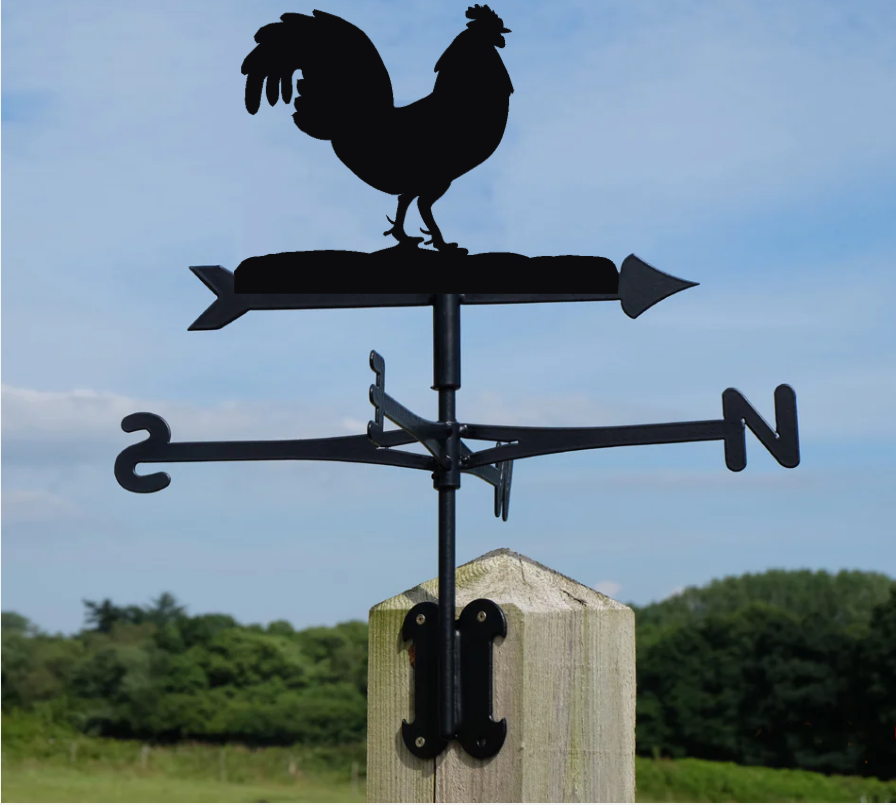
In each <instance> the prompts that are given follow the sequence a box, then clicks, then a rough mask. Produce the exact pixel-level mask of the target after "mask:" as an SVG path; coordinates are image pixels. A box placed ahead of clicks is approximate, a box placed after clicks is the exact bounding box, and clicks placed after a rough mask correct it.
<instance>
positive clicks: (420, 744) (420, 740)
mask: <svg viewBox="0 0 896 808" xmlns="http://www.w3.org/2000/svg"><path fill="white" fill-rule="evenodd" d="M420 616H421V617H422V616H423V615H420ZM414 744H415V745H416V747H417V748H418V749H420V748H421V747H423V746H425V745H426V738H424V737H422V736H421V737H419V738H417V740H416V741H414Z"/></svg>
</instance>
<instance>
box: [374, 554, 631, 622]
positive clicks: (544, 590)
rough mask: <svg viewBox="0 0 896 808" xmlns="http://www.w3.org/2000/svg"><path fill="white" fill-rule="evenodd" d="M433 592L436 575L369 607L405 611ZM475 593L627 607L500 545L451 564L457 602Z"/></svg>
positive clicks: (562, 604) (537, 605)
mask: <svg viewBox="0 0 896 808" xmlns="http://www.w3.org/2000/svg"><path fill="white" fill-rule="evenodd" d="M438 596H439V582H438V578H433V579H431V580H429V581H425V582H423V583H421V584H418V585H417V586H414V587H411V588H410V589H407V590H405V591H404V592H402V593H400V594H398V595H395V596H393V597H391V598H388V599H386V600H384V601H382V602H381V603H377V604H376V605H375V606H373V607H372V608H371V609H370V612H371V614H372V613H373V612H382V611H392V610H396V611H401V612H407V611H408V610H409V609H410V608H412V607H413V606H415V605H416V604H418V603H422V602H425V601H431V602H436V601H437V600H438ZM476 598H489V599H490V600H493V601H495V602H496V603H498V604H499V605H502V606H503V605H514V606H517V607H518V608H519V609H521V610H522V611H524V612H555V611H558V610H573V611H582V610H588V611H595V610H600V611H606V610H628V609H629V607H628V606H626V605H625V604H624V603H619V602H618V601H616V600H613V599H612V598H611V597H609V596H608V595H604V594H602V593H600V592H598V591H596V590H594V589H591V588H590V587H587V586H585V585H584V584H581V583H579V582H578V581H576V580H573V579H572V578H570V577H569V576H567V575H563V574H562V573H559V572H557V571H556V570H553V569H551V568H550V567H547V566H545V565H544V564H541V563H539V562H538V561H534V560H533V559H531V558H529V557H528V556H524V555H522V554H521V553H517V552H515V551H514V550H511V549H509V548H506V547H504V548H501V549H498V550H492V551H491V552H488V553H486V554H485V555H482V556H479V557H478V558H475V559H473V560H472V561H469V562H468V563H466V564H463V565H461V566H459V567H458V568H457V606H458V608H462V607H463V606H464V605H466V604H467V603H469V602H470V601H471V600H475V599H476Z"/></svg>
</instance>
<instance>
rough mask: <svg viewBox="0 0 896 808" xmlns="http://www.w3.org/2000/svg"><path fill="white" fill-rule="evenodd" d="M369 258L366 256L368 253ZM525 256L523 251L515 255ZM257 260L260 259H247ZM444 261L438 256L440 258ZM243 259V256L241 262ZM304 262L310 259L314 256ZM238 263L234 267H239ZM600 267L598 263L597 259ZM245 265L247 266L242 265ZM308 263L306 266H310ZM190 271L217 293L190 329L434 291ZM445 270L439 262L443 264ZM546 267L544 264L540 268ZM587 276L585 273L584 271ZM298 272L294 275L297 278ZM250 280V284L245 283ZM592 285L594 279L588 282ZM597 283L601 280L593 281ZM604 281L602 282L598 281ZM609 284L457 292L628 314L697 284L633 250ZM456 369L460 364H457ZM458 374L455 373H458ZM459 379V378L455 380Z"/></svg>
mask: <svg viewBox="0 0 896 808" xmlns="http://www.w3.org/2000/svg"><path fill="white" fill-rule="evenodd" d="M428 253H429V251H428V250H418V251H416V253H412V254H411V255H412V257H420V258H423V257H425V256H426V255H427V254H428ZM295 255H308V256H318V252H314V253H307V254H305V253H295ZM279 257H280V256H278V255H272V256H264V259H277V258H279ZM368 257H371V256H368ZM477 257H484V256H475V255H472V256H469V257H464V258H463V259H459V260H457V261H456V262H453V263H452V264H451V265H450V266H449V268H450V270H451V273H450V274H451V275H452V276H455V275H458V276H460V275H465V276H466V275H470V274H472V273H470V262H472V261H474V259H476V258H477ZM516 257H518V258H524V257H525V256H516ZM571 258H584V256H569V255H563V256H556V257H553V258H551V257H549V256H538V257H536V258H530V259H529V261H541V262H557V263H562V262H564V261H566V260H567V259H571ZM249 260H251V261H255V262H261V261H262V260H263V259H262V258H255V259H249ZM444 260H447V259H443V263H444ZM588 260H590V261H595V262H606V263H607V264H609V265H610V267H611V271H612V269H613V268H615V267H614V265H613V263H612V262H611V261H608V259H606V258H593V259H588ZM246 263H248V262H246V261H244V262H243V264H246ZM308 263H309V264H310V263H313V259H311V260H309V261H308ZM242 266H243V265H242V264H241V265H240V267H238V268H237V271H238V272H239V271H240V269H241V267H242ZM599 266H603V265H602V264H599ZM247 268H248V267H247ZM309 268H310V267H309ZM190 269H191V270H192V271H193V273H194V274H195V275H196V277H197V278H199V280H201V281H202V282H203V283H204V284H205V285H206V286H207V287H208V288H209V289H210V290H211V291H212V292H214V293H215V295H216V296H217V300H215V302H214V303H212V304H211V306H209V307H208V308H207V309H206V310H205V311H204V312H202V314H201V315H199V317H197V318H196V321H195V322H194V323H193V324H192V325H191V326H190V329H189V330H190V331H209V330H216V329H219V328H223V327H224V326H225V325H228V324H229V323H232V322H233V321H234V320H236V319H237V318H239V317H242V316H243V315H244V314H245V313H246V312H248V311H261V310H272V309H348V308H381V307H402V306H431V305H433V300H434V298H435V297H436V295H431V294H429V295H422V294H421V295H417V294H359V295H353V294H304V293H298V292H286V291H284V290H282V289H281V288H279V287H282V286H284V285H288V286H291V285H293V284H295V283H296V280H295V278H294V277H293V278H290V281H289V283H288V284H287V283H283V282H281V283H278V284H272V285H273V286H276V287H278V289H277V291H270V292H264V293H254V292H253V293H238V292H237V291H236V288H235V286H236V280H235V277H234V273H233V272H231V271H230V270H228V269H224V267H221V266H195V267H190ZM443 269H444V267H443ZM545 269H547V267H545ZM586 277H588V276H586ZM300 280H301V275H300V276H299V281H300ZM244 285H250V286H251V284H244ZM588 285H591V286H592V288H594V287H593V284H591V283H588ZM598 285H601V284H598ZM603 285H606V284H603ZM609 285H610V287H612V288H609V289H600V290H599V291H596V292H594V293H592V294H582V295H576V294H521V295H517V294H471V295H460V298H461V303H463V304H464V305H466V306H477V305H493V304H498V303H575V302H585V301H598V300H618V301H620V302H621V303H622V310H623V311H624V312H625V313H626V314H627V315H628V316H629V317H631V318H632V319H634V318H635V317H638V316H639V315H641V314H643V313H644V312H645V311H647V309H649V308H650V307H651V306H653V305H655V304H657V303H659V302H660V301H661V300H665V299H666V298H667V297H669V296H670V295H674V294H675V293H676V292H680V291H682V290H684V289H690V288H691V287H692V286H697V285H698V284H696V283H694V282H693V281H685V280H682V279H681V278H676V277H673V276H672V275H667V274H666V273H665V272H661V271H660V270H658V269H656V268H654V267H652V266H650V265H649V264H646V263H644V262H643V261H642V260H641V259H640V258H638V257H636V256H635V255H630V256H628V258H626V259H625V260H624V261H623V262H622V267H621V268H620V270H619V276H618V278H617V277H614V278H613V279H612V282H611V283H610V284H609ZM458 372H459V369H458ZM458 378H459V377H458ZM459 383H460V382H459V381H458V384H459Z"/></svg>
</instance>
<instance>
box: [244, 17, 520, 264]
mask: <svg viewBox="0 0 896 808" xmlns="http://www.w3.org/2000/svg"><path fill="white" fill-rule="evenodd" d="M312 13H313V16H309V15H307V14H284V15H283V16H282V17H281V18H280V20H281V22H275V23H271V24H270V25H266V26H264V27H263V28H261V29H259V31H258V33H257V34H255V41H256V42H257V43H258V46H257V47H256V48H255V49H254V50H253V51H252V52H251V53H250V54H249V55H248V56H247V57H246V59H245V61H244V62H243V67H242V72H243V74H244V75H245V76H246V109H247V110H248V111H249V113H251V114H252V115H254V114H255V113H256V112H258V108H259V105H260V103H261V93H262V90H263V89H264V85H265V81H267V88H266V94H267V99H268V102H269V103H270V105H271V106H274V105H275V104H276V103H277V98H278V96H279V97H282V98H283V101H284V102H285V103H289V101H290V100H291V99H292V80H293V74H294V73H295V71H296V70H301V71H302V78H301V79H299V80H298V81H297V82H296V92H297V97H296V99H295V110H296V111H295V113H294V114H293V116H292V117H293V120H294V121H295V124H296V126H298V127H299V129H301V130H302V131H303V132H305V134H308V135H311V137H313V138H317V139H318V140H329V141H330V142H331V143H332V144H333V151H334V152H335V153H336V156H337V157H338V158H339V159H340V160H341V161H342V162H343V163H344V164H345V165H346V166H348V168H349V169H350V170H351V171H352V172H353V173H354V174H355V176H357V177H359V178H360V179H362V180H364V182H366V183H367V184H368V185H371V186H373V187H374V188H376V189H377V190H379V191H383V192H384V193H387V194H393V195H397V196H398V210H397V212H396V214H395V220H394V221H393V220H392V219H389V223H390V224H391V225H392V228H391V229H390V230H387V231H386V232H385V233H384V234H383V235H385V236H388V235H391V236H393V237H394V238H396V239H397V240H398V243H399V246H402V247H416V246H417V245H418V244H419V243H420V242H421V241H423V239H422V238H418V237H412V236H409V235H407V233H405V231H404V219H405V215H406V214H407V210H408V207H409V206H410V204H411V202H412V201H413V200H414V199H415V198H416V199H417V206H418V208H419V210H420V216H421V217H422V219H423V222H424V224H426V226H427V227H428V228H429V229H428V230H424V229H423V228H420V232H421V233H424V234H426V235H427V236H431V238H430V240H429V241H427V242H425V243H426V244H432V245H433V246H434V247H435V248H436V249H437V250H440V251H444V252H453V253H455V254H457V255H466V253H467V250H466V249H464V248H463V247H458V246H457V244H456V243H451V244H449V243H446V242H445V240H444V238H443V237H442V233H441V231H440V230H439V227H438V225H436V221H435V219H434V218H433V215H432V206H433V204H434V203H435V202H436V200H438V199H439V198H440V197H441V196H442V195H443V194H444V193H445V192H446V191H447V190H448V189H449V188H450V187H451V183H452V182H453V181H454V180H456V179H457V178H458V177H460V176H462V175H464V174H466V173H467V172H468V171H470V170H471V169H473V168H476V166H478V165H480V164H481V163H483V162H485V161H486V160H487V159H488V158H489V157H491V155H492V154H494V152H495V149H497V148H498V145H499V144H500V143H501V139H502V138H503V137H504V130H505V128H506V126H507V111H508V107H509V104H510V95H511V93H512V92H513V85H512V84H511V83H510V76H509V75H508V73H507V68H506V67H504V62H503V61H502V60H501V56H500V54H498V52H497V51H496V50H495V48H503V47H504V37H503V34H508V33H510V30H509V29H507V28H505V27H504V21H503V20H502V19H501V18H500V17H499V16H498V15H497V14H496V13H495V12H494V11H492V10H491V9H490V8H489V7H488V6H479V5H475V6H471V7H470V8H468V9H467V14H466V16H467V18H468V19H469V20H471V22H469V23H467V28H466V30H465V31H463V32H461V33H460V34H459V35H458V36H457V37H456V38H455V40H454V42H452V43H451V45H450V46H449V47H448V49H447V50H446V51H445V52H444V53H443V54H442V55H441V57H439V60H438V61H437V62H436V66H435V72H436V73H438V76H437V77H436V82H435V86H434V88H433V91H432V92H431V93H430V94H429V95H428V96H426V97H425V98H421V99H420V100H419V101H415V102H414V103H413V104H409V105H408V106H405V107H396V106H395V104H394V99H393V95H392V82H391V80H390V79H389V72H388V71H387V70H386V66H385V65H384V64H383V60H382V59H381V58H380V55H379V53H378V52H377V49H376V48H375V47H374V45H373V43H372V42H371V41H370V39H369V38H368V37H367V35H366V34H365V33H364V32H363V31H362V30H361V29H360V28H357V27H356V26H354V25H352V24H351V23H349V22H346V21H345V20H343V19H342V18H341V17H337V16H335V15H333V14H327V13H326V12H324V11H317V10H315V11H314V12H312ZM387 218H388V217H387Z"/></svg>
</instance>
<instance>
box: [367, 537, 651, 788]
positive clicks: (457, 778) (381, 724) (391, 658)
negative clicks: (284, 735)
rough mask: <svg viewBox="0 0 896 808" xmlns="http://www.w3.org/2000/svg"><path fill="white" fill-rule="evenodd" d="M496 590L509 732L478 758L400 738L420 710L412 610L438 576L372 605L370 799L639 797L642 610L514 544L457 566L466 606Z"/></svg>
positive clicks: (498, 713)
mask: <svg viewBox="0 0 896 808" xmlns="http://www.w3.org/2000/svg"><path fill="white" fill-rule="evenodd" d="M476 598H489V599H490V600H493V601H495V603H497V604H498V605H499V606H500V607H501V608H502V609H503V610H504V613H505V615H506V616H507V638H506V639H504V640H502V639H500V638H499V639H498V640H497V641H496V642H495V648H494V718H495V719H500V718H506V719H507V724H508V728H507V740H506V741H505V743H504V747H503V748H502V749H501V751H500V752H499V753H498V754H497V755H496V756H495V757H493V758H490V759H488V760H476V759H474V758H471V757H469V756H468V755H466V754H465V753H464V751H463V750H462V749H461V748H460V746H459V745H458V744H457V743H456V742H454V743H451V744H450V745H449V746H448V748H447V749H446V750H445V752H443V753H442V754H441V755H440V756H439V757H438V758H436V759H435V760H421V759H419V758H417V757H414V756H413V755H412V754H411V753H410V752H409V751H408V750H407V749H406V748H405V745H404V743H403V741H402V739H401V721H402V719H403V718H406V719H408V720H412V719H413V717H414V716H413V709H414V708H413V675H412V669H411V665H410V658H409V654H408V644H407V643H404V642H402V639H401V626H402V622H403V620H404V617H405V614H406V613H407V612H408V610H409V609H410V608H411V607H413V606H414V605H415V604H416V603H420V602H423V601H433V602H434V601H436V600H437V599H438V581H437V580H435V579H434V580H431V581H427V582H426V583H424V584H420V585H419V586H416V587H414V588H413V589H409V590H408V591H406V592H404V593H402V594H400V595H397V596H395V597H393V598H390V599H389V600H386V601H384V602H383V603H380V604H378V605H376V606H374V607H373V608H372V609H371V610H370V663H369V672H368V691H367V692H368V707H367V801H368V802H634V800H635V616H634V613H633V612H632V610H631V609H630V608H628V607H627V606H624V605H623V604H621V603H617V602H616V601H614V600H612V599H610V598H608V597H607V596H606V595H602V594H600V593H599V592H595V591H594V590H593V589H589V588H588V587H586V586H582V584H579V583H577V582H575V581H573V580H571V579H570V578H567V577H565V576H563V575H561V574H560V573H558V572H555V571H554V570H551V569H548V568H547V567H545V566H543V565H541V564H539V563H537V562H536V561H532V560H531V559H529V558H526V557H525V556H521V555H519V554H518V553H514V552H512V551H511V550H495V551H494V552H491V553H488V554H486V555H484V556H482V557H480V558H477V559H476V560H475V561H471V562H470V563H469V564H464V565H463V566H462V567H459V568H458V569H457V609H458V615H459V614H460V610H461V609H462V608H463V607H464V606H465V605H466V604H467V603H469V602H470V601H471V600H475V599H476Z"/></svg>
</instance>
